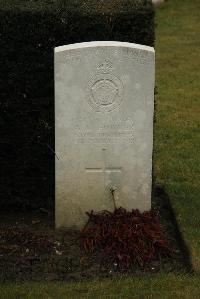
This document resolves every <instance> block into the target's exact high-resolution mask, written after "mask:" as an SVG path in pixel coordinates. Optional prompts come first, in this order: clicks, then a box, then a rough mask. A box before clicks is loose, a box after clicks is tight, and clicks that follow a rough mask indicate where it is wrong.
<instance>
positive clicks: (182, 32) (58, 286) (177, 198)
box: [0, 0, 200, 299]
mask: <svg viewBox="0 0 200 299" xmlns="http://www.w3.org/2000/svg"><path fill="white" fill-rule="evenodd" d="M199 20H200V1H199V0H181V1H180V0H171V1H170V0H169V1H168V3H167V4H166V5H164V6H162V7H160V8H159V9H158V11H157V24H158V25H157V46H156V54H157V64H156V70H157V74H156V81H157V90H158V95H157V99H156V101H157V112H156V119H157V122H156V126H155V144H154V149H155V156H154V163H155V168H154V169H155V170H154V171H155V173H154V176H155V183H156V184H157V185H162V186H163V187H164V188H165V191H166V192H167V194H168V195H169V198H170V201H171V204H172V207H173V209H174V212H175V215H176V217H177V221H178V224H179V228H180V231H181V233H182V234H183V237H184V240H185V241H186V244H187V246H188V248H189V249H190V251H191V254H192V262H193V267H194V268H195V269H196V270H197V271H198V269H200V229H199V227H200V217H199V210H200V200H199V194H200V186H199V181H200V172H199V165H200V155H199V152H198V151H199V144H200V134H199V128H200V117H199V115H200V114H199V112H200V105H199V102H200V91H199V82H200V72H199V62H200V56H199V46H200V26H199ZM199 285H200V275H199V274H198V273H196V274H193V275H192V274H190V275H189V274H162V273H159V274H155V275H148V276H146V275H144V276H141V277H129V278H123V277H121V278H116V279H114V280H110V279H107V280H102V281H91V282H86V283H74V284H64V283H43V282H41V283H25V284H12V285H11V284H4V285H1V286H0V298H5V299H6V298H9V299H12V298H15V299H16V298H20V299H29V298H31V299H32V298H34V299H35V298H61V299H64V298H140V299H142V298H145V299H147V298H153V299H156V298H159V299H160V298H170V299H171V298H181V299H182V298H188V299H190V298H191V299H194V298H195V299H196V298H200V287H199Z"/></svg>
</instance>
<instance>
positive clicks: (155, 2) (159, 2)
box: [152, 0, 166, 6]
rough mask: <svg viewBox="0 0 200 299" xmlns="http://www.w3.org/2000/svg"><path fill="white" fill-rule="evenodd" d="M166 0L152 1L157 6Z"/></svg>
mask: <svg viewBox="0 0 200 299" xmlns="http://www.w3.org/2000/svg"><path fill="white" fill-rule="evenodd" d="M165 1H166V0H152V3H153V4H154V5H155V6H156V5H160V4H162V3H164V2H165Z"/></svg>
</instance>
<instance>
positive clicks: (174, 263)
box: [0, 189, 189, 281]
mask: <svg viewBox="0 0 200 299" xmlns="http://www.w3.org/2000/svg"><path fill="white" fill-rule="evenodd" d="M160 193H162V192H161V191H160V190H159V189H158V190H157V194H156V196H158V195H159V196H161V197H162V196H163V194H160ZM161 203H163V201H162V200H161V199H160V200H159V198H157V208H159V209H160V211H159V212H160V215H161V219H162V222H163V223H162V225H163V227H164V231H165V232H166V237H167V239H168V240H169V242H170V244H171V246H172V247H173V249H174V252H173V254H172V256H171V257H170V258H169V257H168V258H160V259H159V260H155V261H153V262H151V263H149V264H147V265H146V266H144V267H139V266H135V267H134V268H133V269H131V270H128V271H127V270H126V269H124V270H120V271H119V270H118V269H117V267H116V265H115V264H113V265H112V264H110V263H109V262H108V263H107V261H105V260H104V259H102V256H101V254H100V253H99V252H97V253H95V254H93V255H88V254H86V253H85V251H84V250H83V249H81V247H80V239H79V237H80V232H79V231H73V230H65V231H63V230H59V231H58V230H57V231H55V230H54V217H53V215H52V214H50V213H49V212H48V211H46V210H42V211H36V212H34V213H21V214H20V213H9V214H6V213H2V214H1V215H0V280H1V281H26V280H34V281H41V280H44V281H53V280H62V281H80V280H85V279H91V278H99V277H112V276H116V275H121V274H122V273H123V274H127V273H128V274H134V275H143V274H144V273H145V274H149V273H157V272H172V271H173V272H174V271H176V272H177V271H185V270H188V269H189V265H188V261H187V258H186V252H185V249H184V248H183V246H182V244H181V242H180V236H178V235H177V234H178V232H177V228H176V227H175V224H174V221H173V219H172V214H171V211H170V207H169V205H168V204H167V203H166V201H165V204H164V205H163V204H161Z"/></svg>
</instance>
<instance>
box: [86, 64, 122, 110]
mask: <svg viewBox="0 0 200 299" xmlns="http://www.w3.org/2000/svg"><path fill="white" fill-rule="evenodd" d="M112 71H113V65H112V63H111V62H110V61H109V60H104V61H103V62H102V63H101V64H99V65H98V66H97V71H96V74H95V75H94V77H92V79H91V80H90V81H89V84H88V88H87V89H88V92H87V101H88V103H89V104H90V106H91V107H92V108H93V109H94V110H95V111H97V112H109V111H112V110H114V109H115V108H117V107H118V106H119V105H120V104H121V102H122V99H123V84H122V82H121V80H120V79H119V78H117V77H116V76H115V75H113V74H112Z"/></svg>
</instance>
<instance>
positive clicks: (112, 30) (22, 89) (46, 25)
mask: <svg viewBox="0 0 200 299" xmlns="http://www.w3.org/2000/svg"><path fill="white" fill-rule="evenodd" d="M103 2H104V4H102V5H101V3H103ZM0 24H1V25H0V38H1V47H0V56H1V62H0V69H1V72H0V93H1V101H0V104H1V119H0V125H1V128H2V130H1V136H0V160H1V161H0V163H1V183H0V190H1V193H0V205H1V208H11V207H19V208H22V207H25V208H38V207H51V206H53V204H54V84H53V48H54V47H56V46H60V45H64V44H69V43H75V42H83V41H92V40H117V41H126V42H135V43H140V44H145V45H150V46H153V45H154V10H153V7H152V4H151V0H148V1H147V0H135V1H134V0H112V1H110V0H107V1H100V0H87V1H86V0H85V1H81V0H79V1H77V0H70V1H69V0H68V1H67V0H65V1H61V0H60V1H39V0H38V1H33V0H32V1H27V0H26V1H25V0H24V1H16V0H15V1H6V2H5V1H1V0H0Z"/></svg>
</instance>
